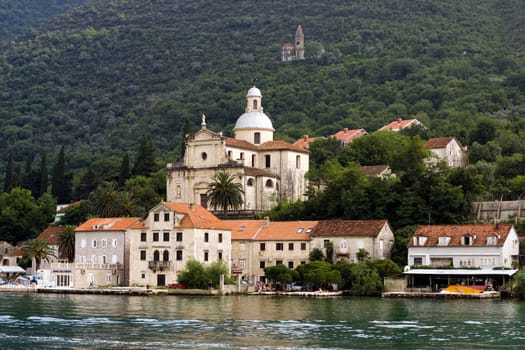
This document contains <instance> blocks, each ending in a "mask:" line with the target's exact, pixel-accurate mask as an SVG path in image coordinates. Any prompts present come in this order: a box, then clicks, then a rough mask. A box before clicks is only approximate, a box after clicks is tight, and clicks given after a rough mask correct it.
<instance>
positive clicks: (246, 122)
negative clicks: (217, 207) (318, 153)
mask: <svg viewBox="0 0 525 350" xmlns="http://www.w3.org/2000/svg"><path fill="white" fill-rule="evenodd" d="M261 102H262V94H261V91H260V90H259V89H258V88H256V87H252V88H251V89H250V90H249V91H248V93H247V95H246V110H245V113H244V114H242V115H241V116H240V117H239V118H238V119H237V122H236V124H235V128H234V129H233V131H234V133H235V138H229V137H225V136H223V135H222V133H216V132H213V131H210V130H208V129H207V128H206V120H205V117H204V116H203V117H202V123H201V128H200V129H199V130H198V131H196V132H195V133H194V134H192V135H189V136H187V137H186V151H185V154H184V160H183V162H182V163H177V164H172V163H169V164H168V165H167V172H168V175H167V194H166V197H167V200H168V201H169V202H173V203H195V204H200V205H201V206H203V207H204V208H207V207H208V195H207V192H208V185H209V184H210V183H211V182H212V181H213V178H214V176H215V175H216V174H217V173H218V172H222V171H225V172H228V173H230V174H233V175H235V178H236V179H237V181H238V182H239V183H240V184H242V189H243V190H244V203H243V207H242V208H241V209H243V210H254V211H259V212H261V211H266V210H269V209H271V208H272V207H273V206H275V205H276V204H277V203H278V202H279V201H281V200H284V199H287V200H290V201H296V200H299V199H301V200H303V199H306V197H305V193H306V189H307V181H306V179H305V174H306V172H307V171H308V167H309V152H308V150H306V149H304V148H302V147H300V146H295V145H292V144H289V143H287V142H285V141H274V140H273V132H274V128H273V125H272V122H271V120H270V118H269V117H268V116H267V115H266V114H264V112H263V107H262V103H261Z"/></svg>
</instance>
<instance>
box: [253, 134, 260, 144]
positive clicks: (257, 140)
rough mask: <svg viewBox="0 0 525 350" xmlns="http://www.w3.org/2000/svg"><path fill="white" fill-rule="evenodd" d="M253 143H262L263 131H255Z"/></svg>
mask: <svg viewBox="0 0 525 350" xmlns="http://www.w3.org/2000/svg"><path fill="white" fill-rule="evenodd" d="M253 143H254V144H256V145H258V144H260V143H261V133H260V132H255V133H253Z"/></svg>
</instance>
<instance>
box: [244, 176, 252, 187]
mask: <svg viewBox="0 0 525 350" xmlns="http://www.w3.org/2000/svg"><path fill="white" fill-rule="evenodd" d="M246 185H248V186H253V179H252V178H250V179H248V181H247V182H246Z"/></svg>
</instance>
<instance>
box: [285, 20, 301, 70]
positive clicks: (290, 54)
mask: <svg viewBox="0 0 525 350" xmlns="http://www.w3.org/2000/svg"><path fill="white" fill-rule="evenodd" d="M295 60H304V33H303V27H301V25H300V24H299V25H298V26H297V30H296V31H295V41H294V43H293V44H292V43H287V44H284V45H283V47H282V49H281V61H282V62H289V61H295Z"/></svg>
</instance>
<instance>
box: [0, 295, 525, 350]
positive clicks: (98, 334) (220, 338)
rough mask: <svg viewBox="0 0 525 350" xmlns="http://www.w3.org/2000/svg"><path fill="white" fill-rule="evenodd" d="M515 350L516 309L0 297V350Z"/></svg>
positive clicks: (518, 340) (524, 325) (415, 303)
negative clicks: (117, 349)
mask: <svg viewBox="0 0 525 350" xmlns="http://www.w3.org/2000/svg"><path fill="white" fill-rule="evenodd" d="M116 348H119V349H445V348H447V349H519V348H521V349H523V348H525V303H520V302H513V301H506V300H505V301H500V300H497V301H495V300H450V301H438V300H420V299H417V300H416V299H374V298H333V299H304V298H301V297H269V296H226V297H186V296H149V297H135V296H134V297H128V296H101V295H56V294H24V293H20V294H18V293H0V349H2V350H3V349H116Z"/></svg>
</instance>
